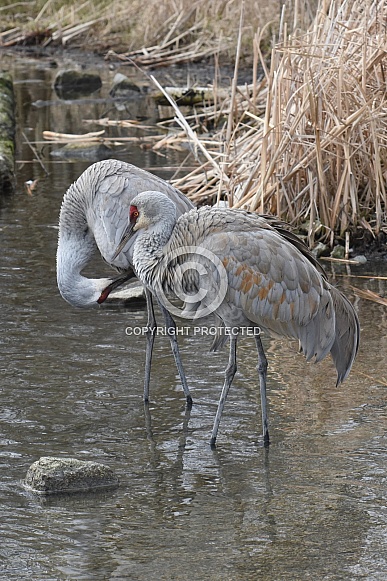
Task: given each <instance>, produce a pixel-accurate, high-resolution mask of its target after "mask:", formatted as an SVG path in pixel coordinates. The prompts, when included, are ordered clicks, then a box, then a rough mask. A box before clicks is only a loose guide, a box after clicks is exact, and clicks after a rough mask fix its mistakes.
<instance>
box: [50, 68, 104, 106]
mask: <svg viewBox="0 0 387 581" xmlns="http://www.w3.org/2000/svg"><path fill="white" fill-rule="evenodd" d="M101 87H102V81H101V77H100V76H99V75H98V74H97V73H85V72H83V71H75V70H67V71H60V72H59V73H58V74H57V76H56V77H55V81H54V89H55V92H56V94H57V95H58V97H59V98H60V99H76V98H77V97H82V96H84V95H90V94H91V93H94V92H95V91H98V89H100V88H101Z"/></svg>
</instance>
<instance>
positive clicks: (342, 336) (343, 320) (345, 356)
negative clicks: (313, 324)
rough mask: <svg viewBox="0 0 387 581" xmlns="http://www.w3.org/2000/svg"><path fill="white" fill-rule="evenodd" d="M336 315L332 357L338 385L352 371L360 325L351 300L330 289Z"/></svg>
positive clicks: (357, 347)
mask: <svg viewBox="0 0 387 581" xmlns="http://www.w3.org/2000/svg"><path fill="white" fill-rule="evenodd" d="M330 291H331V296H332V300H333V306H334V309H335V314H336V339H335V341H334V343H333V345H332V349H331V357H332V359H333V362H334V364H335V367H336V370H337V384H336V385H339V383H341V382H342V381H344V379H345V378H346V377H347V376H348V374H349V372H350V371H351V367H352V364H353V362H354V359H355V357H356V354H357V351H358V349H359V338H360V325H359V319H358V317H357V314H356V311H355V309H354V308H353V305H352V304H351V303H350V302H349V300H348V299H347V298H346V297H345V296H344V295H343V294H342V293H341V292H340V291H339V290H337V289H336V288H335V287H333V286H331V287H330Z"/></svg>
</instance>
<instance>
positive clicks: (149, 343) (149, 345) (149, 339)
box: [144, 289, 156, 402]
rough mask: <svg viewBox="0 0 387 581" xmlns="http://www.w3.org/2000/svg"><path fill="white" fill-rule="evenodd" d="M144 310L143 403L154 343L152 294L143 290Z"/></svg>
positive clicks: (147, 392) (154, 320) (145, 396)
mask: <svg viewBox="0 0 387 581" xmlns="http://www.w3.org/2000/svg"><path fill="white" fill-rule="evenodd" d="M145 297H146V308H147V313H148V321H147V324H146V328H147V331H146V351H145V379H144V401H146V402H147V401H149V384H150V373H151V365H152V353H153V343H154V342H155V327H156V318H155V313H154V310H153V299H152V293H151V292H150V291H149V290H148V289H145Z"/></svg>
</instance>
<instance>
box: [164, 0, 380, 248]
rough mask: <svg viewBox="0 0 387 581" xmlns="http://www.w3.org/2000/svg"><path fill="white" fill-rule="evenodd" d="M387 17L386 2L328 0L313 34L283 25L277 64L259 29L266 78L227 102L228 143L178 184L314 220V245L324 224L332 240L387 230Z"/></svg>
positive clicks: (197, 196) (205, 196)
mask: <svg viewBox="0 0 387 581" xmlns="http://www.w3.org/2000/svg"><path fill="white" fill-rule="evenodd" d="M386 21H387V3H386V2H385V0H382V1H372V0H351V1H347V2H342V1H340V0H333V1H332V2H327V1H326V0H321V1H320V3H319V6H318V10H317V16H316V19H315V21H314V23H313V25H312V26H311V27H310V29H309V30H308V31H307V32H306V33H300V32H299V30H298V28H297V21H295V23H294V30H293V31H292V32H291V33H289V32H288V28H287V26H286V25H285V24H283V26H281V29H280V38H279V41H278V42H277V43H276V45H275V48H274V49H273V51H272V58H271V66H270V70H268V69H267V68H266V66H265V62H264V60H263V58H262V54H261V51H260V45H261V42H260V41H261V35H262V30H261V31H258V32H257V34H256V36H255V39H254V54H255V62H254V71H256V70H257V64H258V61H261V64H262V66H263V68H264V71H265V76H264V79H263V81H262V82H258V81H255V82H254V83H253V84H252V85H250V86H248V87H245V88H244V89H243V88H242V89H241V88H240V89H239V91H234V93H233V96H232V97H231V98H229V99H228V101H227V102H225V103H223V105H222V111H223V114H225V115H228V118H227V122H226V123H225V124H224V126H223V127H222V129H221V131H220V132H218V133H217V134H215V135H214V140H215V141H216V142H217V143H219V142H222V143H223V146H222V147H221V148H219V147H217V146H214V147H213V148H209V147H206V156H205V157H206V161H205V162H204V163H203V164H202V165H201V167H200V168H198V169H197V170H195V171H194V172H192V173H191V174H190V175H188V176H185V177H184V178H182V179H180V180H176V181H175V185H176V186H177V187H179V188H180V189H182V190H183V191H184V192H186V193H188V194H189V195H190V196H191V197H192V198H193V199H194V200H195V201H197V202H203V201H211V202H214V201H215V200H217V199H219V198H220V197H222V198H225V199H227V200H228V201H229V203H230V205H231V206H233V207H236V208H238V207H244V208H247V209H249V210H252V211H259V212H263V213H264V212H271V213H274V214H277V215H278V216H279V217H280V218H281V219H284V220H286V221H289V222H291V223H294V224H296V223H299V222H305V221H310V226H309V242H310V243H313V239H314V236H315V233H316V230H317V229H319V230H320V233H321V225H322V227H323V230H324V232H325V237H327V238H328V239H329V238H330V240H331V241H333V235H334V233H335V232H336V233H340V234H342V233H343V232H344V231H346V230H348V229H353V230H354V229H356V228H357V227H358V226H359V225H360V226H362V227H366V228H368V229H370V230H372V231H373V232H374V233H376V234H378V233H379V232H380V231H381V230H382V229H384V231H387V230H386V223H387V220H386V208H387V198H386V188H385V180H386V175H387V153H386V152H387V149H386V141H387V131H386V129H387V127H386V124H387V97H386V71H385V68H386V55H387V33H386V28H385V26H384V24H383V23H384V22H386ZM283 22H285V19H283ZM211 115H212V116H213V118H215V117H216V115H217V112H216V111H214V110H212V111H211V112H210V113H209V116H211ZM191 132H192V129H191ZM196 139H197V140H199V141H200V136H197V135H196ZM207 139H208V137H207ZM196 147H197V146H196ZM209 157H211V161H209Z"/></svg>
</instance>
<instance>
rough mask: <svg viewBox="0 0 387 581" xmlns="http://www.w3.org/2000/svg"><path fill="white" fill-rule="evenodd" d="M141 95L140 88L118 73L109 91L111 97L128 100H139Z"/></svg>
mask: <svg viewBox="0 0 387 581" xmlns="http://www.w3.org/2000/svg"><path fill="white" fill-rule="evenodd" d="M139 93H141V89H140V87H138V86H137V85H136V84H135V83H133V82H132V81H131V80H130V79H129V78H128V77H127V76H126V75H123V74H122V73H117V74H116V75H115V77H114V79H113V86H112V88H111V89H110V91H109V95H110V96H111V97H116V98H117V97H125V98H127V99H133V98H135V99H138V97H139Z"/></svg>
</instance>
